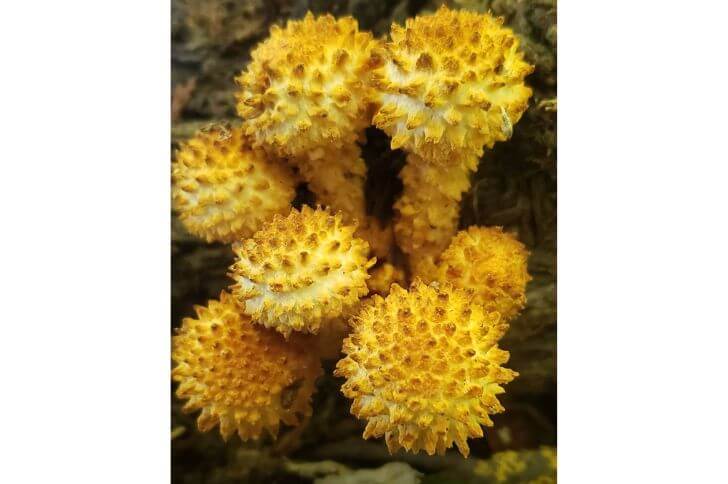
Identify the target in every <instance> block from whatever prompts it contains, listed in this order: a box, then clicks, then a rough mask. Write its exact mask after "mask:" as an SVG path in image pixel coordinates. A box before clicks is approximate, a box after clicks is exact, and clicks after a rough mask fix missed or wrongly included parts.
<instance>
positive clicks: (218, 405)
mask: <svg viewBox="0 0 728 484" xmlns="http://www.w3.org/2000/svg"><path fill="white" fill-rule="evenodd" d="M195 311H196V313H197V318H185V319H184V321H183V322H182V327H181V328H180V329H179V330H178V333H177V336H174V337H173V339H172V359H173V360H174V361H175V362H176V363H177V366H176V367H175V368H174V370H173V371H172V378H173V379H174V380H175V381H178V382H179V387H178V389H177V396H178V397H180V398H186V399H188V401H187V403H186V404H185V406H184V407H183V410H184V411H187V412H191V411H194V410H198V409H202V413H201V414H200V416H199V417H198V419H197V426H198V427H199V429H200V430H201V431H203V432H206V431H208V430H210V429H211V428H213V427H214V426H215V425H217V424H220V433H221V434H222V436H223V438H224V439H225V440H227V439H228V437H230V436H231V435H232V434H233V433H235V432H237V433H238V435H239V436H240V438H241V439H243V440H248V439H257V438H259V437H260V436H261V434H262V433H263V431H264V430H265V431H267V432H268V433H270V434H271V435H272V436H273V437H275V436H276V435H277V433H278V428H279V426H280V424H281V422H282V423H284V424H286V425H297V424H299V423H300V421H301V417H302V416H308V415H311V395H312V394H313V392H314V389H315V382H316V378H318V376H320V375H321V374H322V370H321V363H320V361H319V360H318V358H317V357H316V355H315V354H313V353H312V352H311V351H309V349H308V345H306V344H303V343H302V342H299V341H288V342H287V341H285V340H284V339H283V338H282V337H281V336H280V335H279V334H277V333H276V332H274V331H270V330H267V329H265V328H262V327H261V326H257V325H254V324H252V323H251V321H250V318H249V317H248V316H245V315H244V314H243V313H242V308H241V307H240V305H239V304H238V303H237V302H236V301H235V299H234V298H233V297H232V296H231V295H229V294H228V293H226V292H223V293H222V294H220V299H219V300H213V301H209V303H208V305H207V307H202V306H196V307H195Z"/></svg>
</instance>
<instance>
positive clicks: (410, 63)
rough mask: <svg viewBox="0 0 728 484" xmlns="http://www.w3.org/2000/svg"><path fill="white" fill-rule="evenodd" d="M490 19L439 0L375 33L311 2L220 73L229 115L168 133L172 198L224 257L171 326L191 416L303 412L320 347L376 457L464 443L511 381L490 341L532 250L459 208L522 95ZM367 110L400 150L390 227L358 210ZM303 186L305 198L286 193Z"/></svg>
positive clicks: (517, 59) (234, 421) (518, 75)
mask: <svg viewBox="0 0 728 484" xmlns="http://www.w3.org/2000/svg"><path fill="white" fill-rule="evenodd" d="M502 23H503V21H502V19H499V18H494V17H492V16H490V15H487V14H477V13H472V12H467V11H453V10H449V9H447V8H444V7H443V8H441V9H440V10H438V11H437V12H436V13H434V14H430V15H423V16H419V17H416V18H414V19H409V20H407V22H406V24H405V25H404V26H400V25H396V24H395V25H393V26H392V29H391V33H390V36H389V39H376V38H374V37H373V36H372V35H371V34H370V33H368V32H362V31H359V29H358V25H357V23H356V21H355V20H354V19H352V18H350V17H347V18H339V19H336V18H334V17H332V16H330V15H323V16H319V17H314V16H313V15H311V14H310V13H309V14H308V15H307V16H306V17H305V18H304V19H302V20H296V21H289V22H288V23H287V24H286V26H285V27H273V28H272V29H271V33H270V36H269V38H268V39H267V40H265V41H263V42H262V43H261V44H259V45H258V46H257V47H256V48H255V50H254V51H253V53H252V59H251V61H250V63H249V65H248V66H247V68H246V70H245V71H244V72H243V73H241V74H240V75H239V76H238V77H237V78H236V82H237V84H238V86H239V90H238V92H237V94H236V100H237V110H238V113H239V115H240V116H241V118H242V123H241V124H240V126H235V127H233V126H230V125H212V126H210V127H208V128H205V129H203V130H201V131H200V132H199V133H197V134H196V135H195V136H194V137H193V138H192V139H190V140H188V141H187V142H185V143H183V144H182V145H181V147H180V149H179V151H178V153H177V155H176V160H175V161H174V163H173V166H172V179H173V190H172V195H173V205H174V208H175V209H176V210H177V212H178V213H179V217H180V219H181V220H182V222H183V224H184V225H185V227H186V228H187V230H189V231H190V232H191V233H192V234H194V235H196V236H198V237H200V238H201V239H204V240H206V241H208V242H213V241H215V242H223V243H226V244H231V246H232V250H233V252H234V254H235V261H234V263H233V264H232V265H231V267H230V269H229V276H230V277H231V279H232V280H233V281H234V282H233V284H231V286H230V288H229V291H224V292H223V293H222V294H221V295H220V297H219V299H217V300H214V301H210V302H209V303H208V305H207V306H206V307H196V308H195V309H196V313H197V315H196V318H186V319H184V321H183V322H182V325H181V327H180V328H179V329H178V332H177V334H176V335H175V336H174V337H173V349H172V357H173V360H174V362H175V367H174V369H173V372H172V377H173V379H174V380H175V381H178V382H179V386H178V389H177V395H178V396H179V397H180V398H183V399H187V402H186V404H185V407H184V409H185V410H189V411H194V410H200V411H201V413H200V414H199V418H198V426H199V428H200V430H203V431H205V430H209V429H211V428H213V427H215V426H216V425H219V429H220V432H221V434H222V436H223V438H225V439H227V438H228V437H229V436H230V435H233V434H235V433H237V434H238V435H239V436H240V438H241V439H243V440H248V439H258V438H261V437H262V436H263V434H265V433H268V434H270V435H271V436H272V437H274V438H275V437H276V435H277V433H278V430H279V427H280V425H281V423H282V424H284V425H289V426H292V425H300V424H301V422H302V421H303V420H304V419H305V418H306V417H308V416H310V415H311V413H312V407H311V396H312V394H313V392H314V391H315V389H316V379H317V378H318V377H319V376H320V375H321V374H322V372H323V370H322V361H323V360H333V359H336V360H339V361H338V362H337V363H336V369H335V372H334V374H335V375H336V376H339V377H343V379H344V383H343V385H342V387H341V391H342V393H343V394H344V395H345V396H346V397H347V398H350V399H351V400H352V405H351V413H352V414H353V415H355V416H356V417H358V418H360V419H363V420H366V428H365V430H364V438H370V437H374V438H376V437H383V438H384V441H385V442H386V445H387V447H388V448H389V450H390V451H392V452H394V451H396V450H398V449H405V450H407V451H411V452H418V451H420V450H424V451H425V452H427V453H428V454H430V455H432V454H434V453H440V454H441V453H444V452H445V450H446V449H448V448H451V447H452V446H453V445H457V447H458V449H459V451H460V452H461V453H462V454H463V455H464V456H466V457H467V455H468V454H469V447H468V443H467V439H469V438H476V437H482V436H483V429H482V426H492V425H493V423H492V421H491V419H490V415H493V414H495V413H498V412H502V411H503V410H504V408H503V406H502V405H501V404H500V402H499V401H498V398H497V395H498V394H500V393H503V392H504V389H503V385H504V384H506V383H508V382H509V381H511V380H512V379H513V378H514V377H516V376H517V373H516V372H515V371H513V370H510V369H507V368H505V367H503V366H502V365H503V364H505V363H506V362H507V361H508V358H509V353H508V352H507V351H505V350H503V349H501V348H499V347H498V342H499V340H500V339H501V338H502V336H503V335H504V334H505V333H506V331H507V329H508V327H509V322H510V321H511V320H512V319H513V318H514V317H516V316H517V315H518V313H519V312H520V311H521V309H522V308H523V307H524V305H525V302H526V298H525V288H526V284H527V282H528V280H529V279H530V277H529V275H528V272H527V264H526V262H527V257H528V252H527V251H526V249H525V247H524V246H523V244H521V243H520V242H519V241H518V240H517V239H516V238H515V237H514V236H513V235H512V234H509V233H506V232H504V231H503V230H502V229H501V228H500V227H470V228H469V229H467V230H464V231H461V232H458V219H459V209H460V201H461V197H462V195H463V194H464V193H465V192H466V191H467V190H468V189H469V187H470V179H471V175H472V174H473V172H474V171H475V170H476V168H477V166H478V162H479V159H480V158H481V156H482V155H483V151H484V149H485V148H491V147H492V146H493V144H494V143H495V142H496V141H503V140H507V139H508V138H509V137H510V136H511V134H512V131H513V126H514V125H515V124H516V122H517V121H518V120H519V118H520V117H521V115H522V114H523V112H524V111H525V109H526V107H527V103H528V99H529V97H530V95H531V90H530V89H529V88H528V87H527V86H526V85H525V84H524V77H525V76H526V75H527V74H529V73H530V72H531V71H532V69H533V68H532V66H530V65H529V64H527V63H526V62H525V61H524V60H523V54H522V52H521V51H519V49H518V39H517V38H516V36H515V35H514V33H513V32H512V31H511V30H510V29H508V28H505V27H503V25H502ZM371 125H374V126H376V127H377V128H379V129H380V130H382V131H384V132H385V133H386V134H387V135H388V136H389V137H390V138H391V146H392V149H402V150H403V151H404V152H406V154H407V158H406V165H405V166H404V168H403V169H402V170H401V172H400V175H399V176H400V178H401V180H402V182H403V191H402V193H401V196H400V197H399V199H398V200H397V201H396V203H395V205H394V210H395V216H394V220H393V221H392V222H391V223H389V224H386V223H383V222H382V221H380V220H379V219H378V218H377V217H375V216H372V215H369V214H368V213H367V211H366V204H365V189H364V188H365V181H366V176H367V167H366V164H365V162H364V160H363V158H362V156H361V148H360V143H361V142H362V141H363V139H364V130H365V129H366V128H367V127H368V126H371ZM299 183H306V184H307V186H308V188H309V190H310V191H311V192H312V193H313V195H314V196H315V197H316V201H317V204H318V205H317V206H316V207H315V208H312V207H309V206H306V205H304V206H302V207H301V208H300V209H297V208H293V206H292V203H293V200H294V197H295V192H296V190H295V188H296V186H297V185H298V184H299ZM395 245H396V247H395ZM397 250H399V251H401V254H403V255H404V257H402V256H401V254H400V257H397V256H394V255H393V254H395V253H396V251H397ZM408 283H409V284H408ZM403 286H404V287H408V288H407V289H405V288H404V287H403Z"/></svg>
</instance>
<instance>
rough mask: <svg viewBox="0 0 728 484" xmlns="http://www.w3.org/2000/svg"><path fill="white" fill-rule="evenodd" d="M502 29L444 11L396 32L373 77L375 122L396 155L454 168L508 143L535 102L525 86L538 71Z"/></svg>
mask: <svg viewBox="0 0 728 484" xmlns="http://www.w3.org/2000/svg"><path fill="white" fill-rule="evenodd" d="M502 24H503V19H502V18H493V17H492V16H490V15H488V14H478V13H474V12H468V11H465V10H449V9H448V8H447V7H444V6H443V7H442V8H440V9H439V10H438V11H437V12H436V13H434V14H431V15H423V16H419V17H415V18H414V19H409V20H407V22H406V24H405V27H401V26H399V25H396V24H393V25H392V31H391V39H392V40H391V42H388V43H387V44H386V49H385V54H384V55H383V57H385V62H384V64H383V65H382V66H381V67H379V68H377V69H376V70H375V71H374V72H373V73H372V75H371V84H372V86H373V87H374V88H375V89H376V90H377V91H378V97H377V98H376V100H377V104H378V105H379V106H380V107H379V110H378V111H377V113H376V114H375V116H374V119H373V122H374V124H375V125H376V126H377V127H378V128H380V129H382V130H383V131H385V132H386V133H387V134H388V135H389V136H391V137H392V149H397V148H404V149H405V150H407V151H410V152H412V153H416V154H418V155H420V156H422V157H423V158H426V159H428V160H430V161H432V162H438V163H441V164H444V165H451V164H456V163H463V162H465V161H466V160H467V159H468V158H471V157H472V156H475V157H476V158H478V157H480V155H482V153H483V147H484V146H487V147H489V148H491V147H492V146H493V144H494V143H495V142H496V141H503V140H507V139H508V138H510V136H511V133H512V129H513V125H514V124H516V122H517V121H518V120H519V119H520V117H521V115H522V114H523V112H524V111H525V110H526V107H527V105H528V98H529V97H530V96H531V89H530V88H528V87H526V85H525V84H524V82H523V79H524V77H525V76H526V75H528V74H529V73H531V72H532V71H533V66H531V65H529V64H527V63H526V62H525V61H524V60H523V54H522V53H521V52H520V51H519V50H518V38H517V37H516V36H515V35H514V33H513V32H512V31H511V30H510V29H508V28H505V27H503V26H502Z"/></svg>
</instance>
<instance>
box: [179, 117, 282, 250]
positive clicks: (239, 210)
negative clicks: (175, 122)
mask: <svg viewBox="0 0 728 484" xmlns="http://www.w3.org/2000/svg"><path fill="white" fill-rule="evenodd" d="M172 184H173V185H172V201H173V205H174V208H175V210H177V211H178V212H179V217H180V219H181V220H182V223H183V224H184V226H185V227H186V228H187V230H189V231H190V233H192V234H194V235H195V236H197V237H200V238H202V239H204V240H206V241H207V242H224V243H230V242H233V241H235V240H239V239H242V238H245V237H249V236H250V235H252V234H253V233H254V232H255V231H257V230H258V229H260V227H261V226H262V225H263V222H264V221H266V220H268V219H270V218H271V217H272V216H273V215H274V214H276V213H286V212H288V210H289V209H290V207H291V201H292V200H293V198H294V197H295V195H296V192H295V186H296V182H295V178H294V176H293V174H292V173H291V171H290V170H288V169H287V168H286V167H285V165H284V164H283V163H280V162H278V163H276V162H275V161H274V160H270V159H269V158H268V157H267V156H266V155H265V154H264V153H263V152H262V151H260V150H253V149H251V148H250V147H249V146H248V145H247V143H246V141H245V138H244V136H243V134H242V131H241V129H240V128H229V127H225V126H219V125H218V126H213V127H211V128H208V129H206V130H201V131H200V132H198V133H197V134H196V135H195V136H194V137H193V138H192V139H190V140H188V141H187V142H185V143H183V144H182V146H181V148H180V150H179V151H178V152H177V157H176V161H175V162H174V163H173V164H172Z"/></svg>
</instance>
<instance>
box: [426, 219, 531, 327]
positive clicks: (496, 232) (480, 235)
mask: <svg viewBox="0 0 728 484" xmlns="http://www.w3.org/2000/svg"><path fill="white" fill-rule="evenodd" d="M435 279H437V280H439V281H447V282H450V283H452V284H453V285H454V286H456V287H460V288H463V289H472V291H473V302H474V303H477V304H483V305H484V306H485V307H486V309H487V310H488V311H497V312H499V313H500V314H501V316H502V317H503V319H504V320H505V321H510V320H511V319H513V318H514V317H516V316H517V315H518V313H519V312H520V311H521V309H523V307H524V306H525V305H526V283H528V281H530V280H531V276H530V275H529V274H528V251H527V250H526V247H525V246H524V245H523V244H522V243H521V242H520V241H518V239H516V238H515V236H513V235H511V234H508V233H505V232H503V228H502V227H470V228H468V230H463V231H461V232H458V234H457V235H456V236H455V237H454V238H453V240H452V242H451V243H450V246H449V247H448V248H447V250H445V252H443V253H442V255H441V256H440V260H439V263H438V267H437V275H436V276H435Z"/></svg>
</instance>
